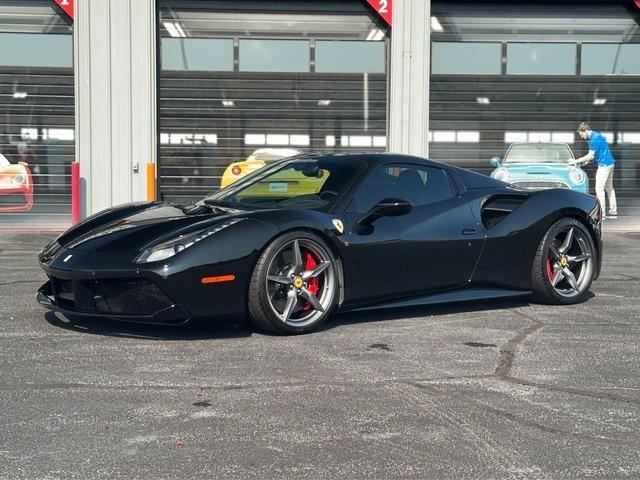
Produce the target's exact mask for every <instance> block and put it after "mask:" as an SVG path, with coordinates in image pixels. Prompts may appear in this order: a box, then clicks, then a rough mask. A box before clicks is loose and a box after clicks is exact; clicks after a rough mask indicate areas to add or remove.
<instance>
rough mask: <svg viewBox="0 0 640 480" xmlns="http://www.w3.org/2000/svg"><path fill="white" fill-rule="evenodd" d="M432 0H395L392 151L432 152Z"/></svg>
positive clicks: (392, 37)
mask: <svg viewBox="0 0 640 480" xmlns="http://www.w3.org/2000/svg"><path fill="white" fill-rule="evenodd" d="M430 27H431V1H430V0H395V1H394V2H393V27H392V30H391V88H390V98H389V151H391V152H395V153H406V154H411V155H419V156H423V157H426V156H427V155H428V153H429V143H428V131H429V66H430V51H431V50H430V38H429V37H430Z"/></svg>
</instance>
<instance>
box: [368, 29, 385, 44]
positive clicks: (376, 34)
mask: <svg viewBox="0 0 640 480" xmlns="http://www.w3.org/2000/svg"><path fill="white" fill-rule="evenodd" d="M383 38H384V32H383V31H382V30H380V29H379V28H372V29H371V30H369V33H367V37H366V38H365V40H368V41H371V42H378V41H380V40H382V39H383Z"/></svg>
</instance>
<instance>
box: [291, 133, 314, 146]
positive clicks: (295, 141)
mask: <svg viewBox="0 0 640 480" xmlns="http://www.w3.org/2000/svg"><path fill="white" fill-rule="evenodd" d="M309 143H310V139H309V135H290V136H289V144H290V145H296V146H299V147H308V146H309Z"/></svg>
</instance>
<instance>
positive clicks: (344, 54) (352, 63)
mask: <svg viewBox="0 0 640 480" xmlns="http://www.w3.org/2000/svg"><path fill="white" fill-rule="evenodd" d="M384 69H385V57H384V42H366V41H364V42H357V41H346V42H337V41H336V42H331V41H318V42H316V72H319V73H384Z"/></svg>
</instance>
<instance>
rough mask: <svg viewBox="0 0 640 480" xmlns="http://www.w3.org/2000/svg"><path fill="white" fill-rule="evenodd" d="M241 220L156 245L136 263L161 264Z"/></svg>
mask: <svg viewBox="0 0 640 480" xmlns="http://www.w3.org/2000/svg"><path fill="white" fill-rule="evenodd" d="M241 220H244V219H243V218H232V219H230V220H227V221H225V222H222V223H219V224H217V225H213V226H211V227H207V228H205V229H204V230H198V231H197V232H194V233H190V234H187V235H180V236H179V237H177V238H173V239H171V240H169V241H167V242H163V243H161V244H160V245H156V246H155V247H152V248H149V249H147V250H145V251H144V252H142V255H140V256H139V257H138V258H136V263H150V262H160V261H162V260H166V259H167V258H171V257H173V256H174V255H175V254H176V253H179V252H181V251H182V250H185V249H187V248H189V247H191V246H192V245H195V244H196V243H198V242H199V241H200V240H204V239H205V238H207V237H209V236H211V235H213V234H214V233H217V232H219V231H220V230H224V229H225V228H227V227H230V226H231V225H233V224H235V223H238V222H239V221H241Z"/></svg>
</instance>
